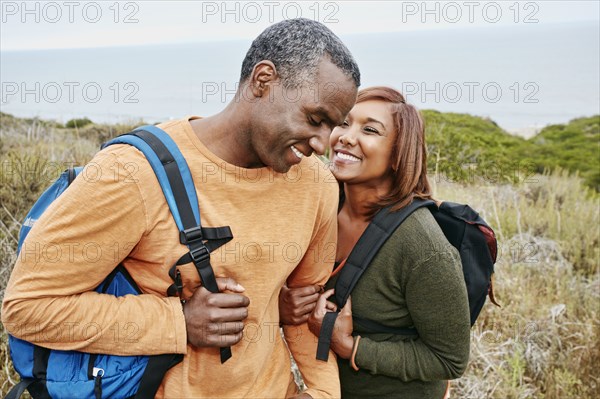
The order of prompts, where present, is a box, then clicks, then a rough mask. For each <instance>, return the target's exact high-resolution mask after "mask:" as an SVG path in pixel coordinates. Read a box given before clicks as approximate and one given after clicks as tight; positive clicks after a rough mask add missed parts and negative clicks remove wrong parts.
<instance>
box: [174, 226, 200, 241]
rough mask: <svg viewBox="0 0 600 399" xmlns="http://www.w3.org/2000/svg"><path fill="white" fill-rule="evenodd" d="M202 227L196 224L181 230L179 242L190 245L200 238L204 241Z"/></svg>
mask: <svg viewBox="0 0 600 399" xmlns="http://www.w3.org/2000/svg"><path fill="white" fill-rule="evenodd" d="M202 239H203V237H202V227H200V226H196V227H191V228H189V229H185V230H183V231H180V232H179V242H180V243H182V244H183V245H190V244H191V243H193V242H196V241H198V240H200V241H202Z"/></svg>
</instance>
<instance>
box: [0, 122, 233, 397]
mask: <svg viewBox="0 0 600 399" xmlns="http://www.w3.org/2000/svg"><path fill="white" fill-rule="evenodd" d="M112 144H129V145H132V146H134V147H136V148H137V149H139V150H140V151H142V152H143V153H144V155H145V156H146V159H147V160H148V162H149V163H150V165H151V166H152V169H153V170H154V173H155V174H156V177H157V178H158V181H159V183H160V186H161V188H162V191H163V193H164V196H165V199H166V201H167V203H168V205H169V208H170V210H171V213H172V215H173V219H174V220H175V223H176V224H177V227H178V229H179V231H180V234H179V237H178V239H179V241H180V243H181V244H184V245H186V246H187V247H188V248H189V249H190V251H189V252H188V253H186V254H185V255H183V256H182V257H181V258H180V259H179V260H178V261H177V263H176V264H175V265H173V267H172V268H171V269H170V271H169V275H170V277H171V278H172V279H173V282H174V283H173V285H171V286H170V287H169V289H168V291H167V293H166V294H167V295H169V296H181V292H182V289H183V286H182V283H181V277H180V274H179V270H178V269H177V266H179V265H183V264H187V263H190V262H193V263H194V265H195V266H196V269H197V270H198V273H199V275H200V278H201V280H202V284H203V286H204V287H205V288H206V289H208V290H209V291H211V292H219V290H218V287H217V282H216V280H215V276H214V273H213V270H212V266H211V265H210V252H212V251H214V250H215V249H216V248H218V247H220V246H221V245H223V244H225V243H226V242H228V241H229V240H231V239H232V238H233V235H232V234H231V229H230V228H229V226H225V227H216V228H206V227H202V226H201V224H200V210H199V207H198V198H197V196H196V189H195V187H194V182H193V180H192V176H191V173H190V171H189V169H188V165H187V163H186V161H185V159H184V158H183V155H182V154H181V152H180V151H179V149H178V148H177V145H176V144H175V142H174V141H173V139H172V138H171V137H170V136H169V135H168V134H167V133H165V132H164V131H163V130H161V129H159V128H157V127H156V126H142V127H140V128H138V129H136V130H134V131H132V132H129V133H126V134H124V135H121V136H119V137H116V138H114V139H112V140H110V141H108V142H107V143H105V144H104V145H103V146H102V148H105V147H106V146H109V145H112ZM82 169H83V168H82V167H77V168H70V169H69V170H67V171H65V172H63V173H62V174H61V176H60V177H59V178H58V180H57V181H56V182H55V183H54V184H53V185H52V186H51V187H49V188H48V189H47V190H46V191H45V192H44V193H43V194H42V196H41V197H40V198H39V199H38V201H37V202H36V203H35V205H34V206H33V207H32V209H31V210H30V211H29V214H28V215H27V217H26V218H25V221H24V222H23V226H22V228H21V231H20V234H19V244H18V249H17V251H18V252H19V251H20V250H21V246H22V245H23V242H24V241H25V238H26V237H27V234H28V233H29V231H30V230H31V227H32V226H33V224H34V223H35V221H36V220H37V219H38V218H39V217H40V216H41V215H42V213H43V212H44V211H45V210H46V208H48V206H49V205H50V204H51V203H52V202H53V201H55V200H56V199H57V198H58V197H59V196H60V194H62V193H63V192H64V191H65V190H66V189H67V188H68V187H69V184H70V183H71V182H72V181H73V180H74V179H75V177H76V176H77V175H78V174H79V173H80V172H81V170H82ZM95 291H96V292H98V293H102V294H106V295H114V296H123V295H128V294H130V295H140V294H142V292H141V291H140V289H139V288H138V286H137V285H136V283H135V281H134V280H133V278H132V277H131V276H130V275H129V274H128V273H127V270H126V269H125V268H124V267H123V266H122V265H117V267H116V268H115V269H114V271H113V272H112V273H110V275H108V276H107V277H106V279H105V280H104V281H103V282H102V283H101V284H100V285H99V286H98V287H97V288H96V290H95ZM8 341H9V346H10V355H11V358H12V361H13V365H14V368H15V370H16V371H17V372H18V373H19V375H20V376H21V382H19V383H18V384H17V385H16V386H15V387H13V389H12V390H11V391H10V392H9V393H8V396H7V399H16V398H19V397H20V396H21V395H22V394H23V392H24V391H25V389H27V390H28V391H29V393H30V394H31V396H32V397H34V398H94V399H102V398H152V397H154V396H155V395H156V391H157V390H158V387H159V386H160V384H161V382H162V379H163V377H164V375H165V373H166V372H167V371H168V370H169V369H170V368H171V367H173V366H174V365H176V364H178V363H179V362H181V360H182V359H183V355H181V354H164V355H153V356H116V355H104V354H100V355H99V354H89V353H84V352H76V351H60V350H51V349H48V348H43V347H41V346H38V345H35V344H32V343H30V342H27V341H23V340H21V339H18V338H15V337H13V336H10V335H9V338H8ZM229 357H231V350H230V348H221V362H225V361H226V360H227V359H229Z"/></svg>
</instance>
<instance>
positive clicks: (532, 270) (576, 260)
mask: <svg viewBox="0 0 600 399" xmlns="http://www.w3.org/2000/svg"><path fill="white" fill-rule="evenodd" d="M424 114H425V118H426V121H427V126H428V127H427V129H428V145H429V150H430V156H429V162H430V164H429V168H430V171H431V179H432V181H433V184H434V187H435V191H436V196H437V197H438V198H441V199H448V200H453V201H459V202H466V203H469V204H470V205H471V206H472V207H473V208H475V209H477V210H479V211H480V213H481V214H482V216H483V217H484V218H485V219H486V220H487V221H488V222H489V223H490V224H491V225H492V227H493V228H494V229H495V231H496V233H497V235H498V238H499V255H498V262H497V264H496V277H495V285H496V295H497V297H498V299H499V301H500V303H501V304H502V308H501V309H498V308H496V307H494V306H491V305H489V304H488V305H486V306H485V307H484V310H483V312H482V314H481V316H480V318H479V320H478V321H477V324H476V325H475V326H474V328H473V330H472V340H471V358H470V363H469V367H468V369H467V371H466V373H465V375H464V376H463V377H462V378H461V379H459V380H457V381H454V382H453V383H452V387H453V391H452V396H453V397H455V398H473V399H482V398H499V399H500V398H501V399H504V398H514V399H517V398H519V399H520V398H544V399H559V398H560V399H563V398H595V397H598V396H599V395H600V375H599V372H598V364H600V336H599V335H600V319H599V315H600V262H599V261H600V250H599V242H600V231H599V229H598V228H597V226H598V225H600V206H599V205H600V201H599V196H598V194H597V192H596V190H598V187H597V186H594V185H593V182H592V184H590V183H589V179H588V177H589V176H593V172H594V170H595V171H596V172H597V171H598V162H599V160H598V156H597V151H598V140H599V138H598V117H597V116H596V117H593V118H585V119H578V120H575V121H572V122H571V123H569V124H567V125H564V126H551V127H548V128H546V129H544V131H542V132H541V133H540V134H539V135H538V136H536V137H534V138H532V139H531V140H524V139H522V138H518V137H513V136H510V135H508V134H507V133H505V132H504V131H503V130H502V129H500V128H499V127H498V126H497V125H495V123H494V122H492V121H489V120H486V119H482V118H477V117H472V116H469V115H463V114H448V113H439V112H436V111H425V112H424ZM138 124H139V123H132V124H131V125H120V126H113V125H98V124H93V123H91V124H85V125H84V126H81V123H72V124H70V126H72V127H64V126H63V125H60V124H57V123H53V122H48V121H40V120H36V119H30V120H25V119H19V118H14V117H11V116H9V115H6V114H1V115H0V156H1V160H2V168H1V169H0V203H1V204H2V205H1V206H0V262H1V263H0V298H1V297H2V296H3V295H4V288H5V286H6V282H7V280H8V277H9V275H10V272H11V270H12V267H13V265H14V262H15V260H16V255H15V249H16V244H17V237H18V231H19V228H20V221H21V220H22V219H23V217H24V215H25V213H26V212H27V211H28V209H29V208H30V207H31V205H32V203H33V201H35V199H36V198H37V197H38V196H39V194H40V192H41V191H42V190H43V189H44V188H45V187H46V186H47V185H49V184H50V183H51V181H52V180H53V179H55V178H56V176H58V174H59V173H60V172H61V171H62V170H64V169H65V168H66V166H68V165H70V164H84V163H85V162H87V161H89V160H90V159H91V157H92V156H93V154H94V153H95V152H96V151H97V150H98V146H99V144H100V143H101V142H102V141H105V140H106V139H108V138H109V137H112V136H115V135H117V134H119V133H122V132H125V131H128V130H130V129H131V127H132V126H133V125H138ZM562 139H565V141H564V142H562V144H561V142H560V140H562ZM561 146H562V147H563V148H564V149H566V151H562V150H561ZM588 150H590V151H589V152H586V151H588ZM592 150H595V151H596V156H595V157H593V155H594V154H593V151H592ZM580 152H581V153H585V154H588V155H589V157H588V156H587V155H586V157H585V158H584V159H582V158H580V157H579V155H578V154H579V153H580ZM569 159H571V160H572V161H573V162H572V163H563V162H566V161H567V160H569ZM552 162H555V163H552ZM554 166H560V167H562V168H565V169H564V170H558V169H556V170H553V171H550V169H551V168H553V167H554ZM576 170H579V171H581V172H580V176H582V177H584V178H585V179H586V180H585V182H587V184H588V185H587V186H586V185H585V184H584V181H583V179H582V178H580V177H578V176H577V175H576V174H575V171H576ZM542 171H544V173H537V172H542ZM596 176H597V175H596ZM590 186H591V187H593V189H591V188H590ZM6 340H7V337H6V332H5V331H4V329H3V327H1V328H0V364H2V368H0V397H4V396H5V394H6V392H7V391H8V389H9V388H10V387H11V386H12V385H14V384H15V383H16V382H17V381H18V379H17V376H16V374H15V372H14V370H12V366H11V364H10V360H9V357H8V351H7V343H6Z"/></svg>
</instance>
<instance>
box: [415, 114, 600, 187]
mask: <svg viewBox="0 0 600 399" xmlns="http://www.w3.org/2000/svg"><path fill="white" fill-rule="evenodd" d="M423 114H424V117H425V121H426V123H427V145H428V149H429V160H428V161H429V162H428V163H429V170H430V171H436V170H437V172H438V173H439V174H440V175H441V176H442V177H443V178H444V179H446V180H449V181H460V182H470V183H473V182H475V181H476V180H479V181H481V180H483V181H486V182H488V183H501V182H509V183H517V182H523V181H527V180H529V179H531V177H532V175H534V174H536V173H543V172H544V170H554V169H556V168H561V169H563V170H567V171H569V172H571V173H579V175H580V176H581V177H583V179H584V183H585V184H586V185H588V186H589V187H591V188H593V189H595V190H596V191H600V115H596V116H592V117H588V118H580V119H574V120H572V121H571V122H569V123H568V124H566V125H552V126H548V127H546V128H544V129H543V130H542V131H541V132H540V133H539V134H537V135H536V136H534V137H532V138H531V139H529V140H525V139H523V138H521V137H517V136H512V135H510V134H509V133H507V132H505V131H504V130H502V129H501V128H500V127H498V125H496V124H495V123H494V122H493V121H491V120H489V119H484V118H479V117H475V116H471V115H466V114H455V113H441V112H438V111H429V110H426V111H423Z"/></svg>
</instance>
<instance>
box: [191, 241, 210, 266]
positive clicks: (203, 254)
mask: <svg viewBox="0 0 600 399" xmlns="http://www.w3.org/2000/svg"><path fill="white" fill-rule="evenodd" d="M190 256H191V257H192V261H193V262H194V264H196V265H198V264H201V263H204V262H205V261H207V260H210V252H209V251H208V248H206V246H205V245H201V246H199V247H198V248H193V249H192V248H190Z"/></svg>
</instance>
